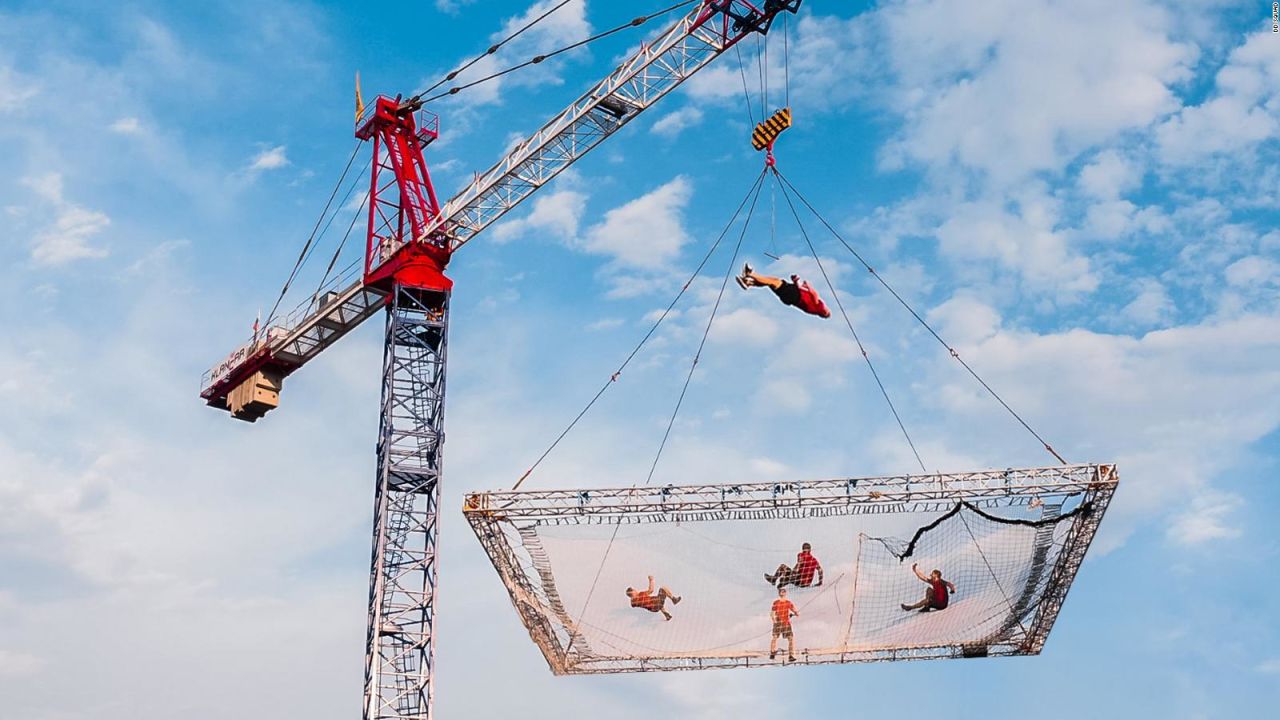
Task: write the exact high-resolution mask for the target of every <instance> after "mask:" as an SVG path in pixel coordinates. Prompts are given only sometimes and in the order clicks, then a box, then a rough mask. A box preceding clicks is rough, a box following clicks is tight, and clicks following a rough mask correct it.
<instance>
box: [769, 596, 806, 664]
mask: <svg viewBox="0 0 1280 720" xmlns="http://www.w3.org/2000/svg"><path fill="white" fill-rule="evenodd" d="M769 617H770V618H772V619H773V638H772V639H771V640H769V659H770V660H772V659H773V658H774V657H775V656H777V654H778V638H779V637H784V638H786V639H787V660H788V661H790V662H795V661H796V637H795V633H794V632H793V631H792V629H791V618H793V617H800V611H799V610H796V606H795V605H793V604H792V603H791V601H790V600H788V599H787V591H786V590H784V589H783V588H778V599H777V600H774V601H773V607H771V608H769Z"/></svg>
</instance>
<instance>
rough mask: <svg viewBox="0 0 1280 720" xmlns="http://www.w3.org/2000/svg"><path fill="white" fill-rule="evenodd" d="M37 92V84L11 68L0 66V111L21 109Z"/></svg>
mask: <svg viewBox="0 0 1280 720" xmlns="http://www.w3.org/2000/svg"><path fill="white" fill-rule="evenodd" d="M38 92H39V86H38V85H36V83H35V81H33V80H31V79H30V78H26V77H23V76H22V75H19V74H18V73H17V72H14V70H13V68H10V67H0V113H7V112H13V111H16V110H19V109H21V108H22V107H23V106H24V105H26V104H27V102H28V101H30V100H31V98H33V97H35V96H36V94H37V93H38Z"/></svg>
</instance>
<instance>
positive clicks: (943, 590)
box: [902, 563, 956, 612]
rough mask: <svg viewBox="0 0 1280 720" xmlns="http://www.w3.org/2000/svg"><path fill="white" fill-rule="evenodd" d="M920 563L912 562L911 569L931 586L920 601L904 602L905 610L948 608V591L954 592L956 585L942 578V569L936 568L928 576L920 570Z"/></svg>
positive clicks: (926, 610)
mask: <svg viewBox="0 0 1280 720" xmlns="http://www.w3.org/2000/svg"><path fill="white" fill-rule="evenodd" d="M918 565H919V563H912V564H911V570H912V571H913V572H915V574H916V577H918V578H920V581H921V582H924V583H928V585H929V587H927V588H925V591H924V599H923V600H921V601H920V602H918V603H914V604H911V605H908V604H906V603H903V604H902V609H903V610H919V611H920V612H929V611H930V610H946V609H947V602H948V600H949V595H948V591H950V592H952V593H954V592H955V591H956V586H955V585H953V584H952V583H951V582H949V581H947V580H943V579H942V571H941V570H934V571H933V572H931V573H929V575H928V576H927V577H926V576H925V574H924V573H922V572H920V568H919V567H918Z"/></svg>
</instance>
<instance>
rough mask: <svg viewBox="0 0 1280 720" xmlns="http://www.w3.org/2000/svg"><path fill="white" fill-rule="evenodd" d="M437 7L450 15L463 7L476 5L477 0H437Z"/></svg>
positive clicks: (455, 13)
mask: <svg viewBox="0 0 1280 720" xmlns="http://www.w3.org/2000/svg"><path fill="white" fill-rule="evenodd" d="M435 2H436V9H437V10H439V11H440V12H442V13H446V14H449V15H457V14H458V12H459V11H461V10H462V8H464V7H466V6H468V5H474V4H475V3H476V0H435Z"/></svg>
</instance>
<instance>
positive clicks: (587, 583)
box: [464, 465, 1118, 674]
mask: <svg viewBox="0 0 1280 720" xmlns="http://www.w3.org/2000/svg"><path fill="white" fill-rule="evenodd" d="M1117 484H1118V474H1117V472H1116V469H1115V467H1114V466H1112V465H1067V466H1059V467H1047V468H1021V469H1007V470H990V471H981V472H967V473H935V474H928V475H898V476H886V477H875V478H838V479H831V480H815V481H804V482H786V483H737V484H703V485H688V486H665V487H632V488H605V489H590V490H549V491H528V492H493V493H477V494H473V495H470V496H468V497H467V499H466V503H465V506H464V512H465V514H466V517H467V519H468V521H469V522H470V523H471V526H472V528H473V529H474V531H475V532H476V534H477V536H478V537H479V538H480V540H481V544H482V545H483V546H484V548H485V549H486V551H487V552H488V554H489V557H490V559H491V561H492V562H493V564H494V567H495V568H496V569H497V571H498V574H499V576H500V577H501V579H502V581H503V583H504V584H505V585H506V586H507V588H508V591H509V593H510V595H511V600H512V604H513V605H514V606H515V608H516V610H517V612H518V613H519V615H520V617H521V620H522V621H523V622H524V624H525V627H526V628H527V629H528V631H529V634H530V636H531V638H532V639H533V640H534V642H535V643H536V644H537V645H538V647H539V648H540V649H541V650H542V652H543V654H544V656H545V657H546V660H547V663H548V665H549V666H550V667H551V669H552V671H553V672H554V673H556V674H592V673H613V672H643V671H649V670H693V669H706V668H728V667H759V666H765V665H776V664H779V663H780V662H783V660H780V659H776V658H775V659H771V658H770V657H769V652H768V649H769V641H770V624H769V623H770V621H769V615H768V613H769V607H770V605H769V604H770V602H772V600H773V599H775V595H774V593H775V588H774V586H773V585H772V584H770V583H768V582H765V580H764V579H763V578H762V575H765V574H768V573H771V572H774V568H776V567H778V566H779V564H784V565H785V564H787V563H790V562H791V557H792V555H794V554H795V553H796V551H797V550H799V549H800V545H801V544H802V543H811V545H812V548H813V555H814V556H815V557H818V558H820V559H821V563H822V566H823V569H824V575H825V582H824V583H823V584H822V585H818V586H813V587H792V588H791V598H790V599H791V600H792V601H793V602H794V604H795V606H796V607H797V608H798V609H799V612H800V616H799V617H798V618H797V619H796V620H795V623H794V624H795V628H794V630H795V632H794V635H795V641H796V647H797V650H796V660H795V662H796V663H799V664H824V663H851V662H868V661H880V660H909V659H930V658H952V657H985V656H997V655H1031V654H1037V653H1039V652H1040V650H1041V648H1042V647H1043V645H1044V642H1045V639H1046V638H1047V636H1048V633H1049V631H1050V629H1051V628H1052V626H1053V623H1054V621H1055V619H1056V618H1057V615H1058V612H1059V610H1060V608H1061V606H1062V602H1063V599H1064V598H1065V597H1066V593H1067V591H1068V590H1069V589H1070V586H1071V583H1072V580H1073V579H1074V577H1075V574H1076V571H1077V570H1078V569H1079V567H1080V563H1081V562H1082V561H1083V559H1084V555H1085V552H1086V550H1087V549H1088V547H1089V544H1090V542H1091V541H1092V539H1093V536H1094V534H1095V532H1096V530H1097V528H1098V525H1099V523H1100V522H1101V520H1102V516H1103V514H1104V513H1105V511H1106V508H1107V504H1108V503H1109V501H1110V499H1111V496H1112V494H1113V493H1114V492H1115V488H1116V486H1117ZM602 558H606V559H605V560H602ZM906 560H910V561H913V562H916V563H919V564H920V565H922V566H924V567H923V568H922V571H923V572H927V571H932V570H933V569H938V570H940V572H941V574H942V575H943V576H944V577H945V578H946V581H947V582H950V583H953V584H954V585H955V587H956V592H955V594H954V595H952V596H951V602H950V605H949V606H948V607H947V608H946V609H944V610H934V611H932V612H917V611H915V609H914V608H913V609H912V610H910V611H908V610H905V609H904V607H911V606H912V604H915V603H916V602H917V601H918V600H919V596H920V594H921V592H922V589H923V587H924V585H923V584H922V583H921V582H920V580H919V578H918V577H917V576H916V575H915V574H914V573H913V572H912V568H911V565H910V563H908V562H906ZM649 575H652V576H655V578H656V586H657V587H662V588H669V589H670V593H671V596H672V597H680V602H679V603H674V602H668V603H667V605H666V606H665V607H663V608H662V610H664V611H666V612H667V613H668V614H670V615H671V616H672V618H671V620H669V621H667V620H664V619H663V618H662V617H660V616H658V615H657V614H655V613H653V612H643V611H642V610H638V609H636V607H635V606H633V605H631V604H629V602H628V596H625V595H624V594H623V590H624V589H626V588H628V587H632V588H643V586H644V582H645V578H646V576H649ZM575 613H576V614H575ZM787 662H790V661H789V660H788V661H787Z"/></svg>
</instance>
